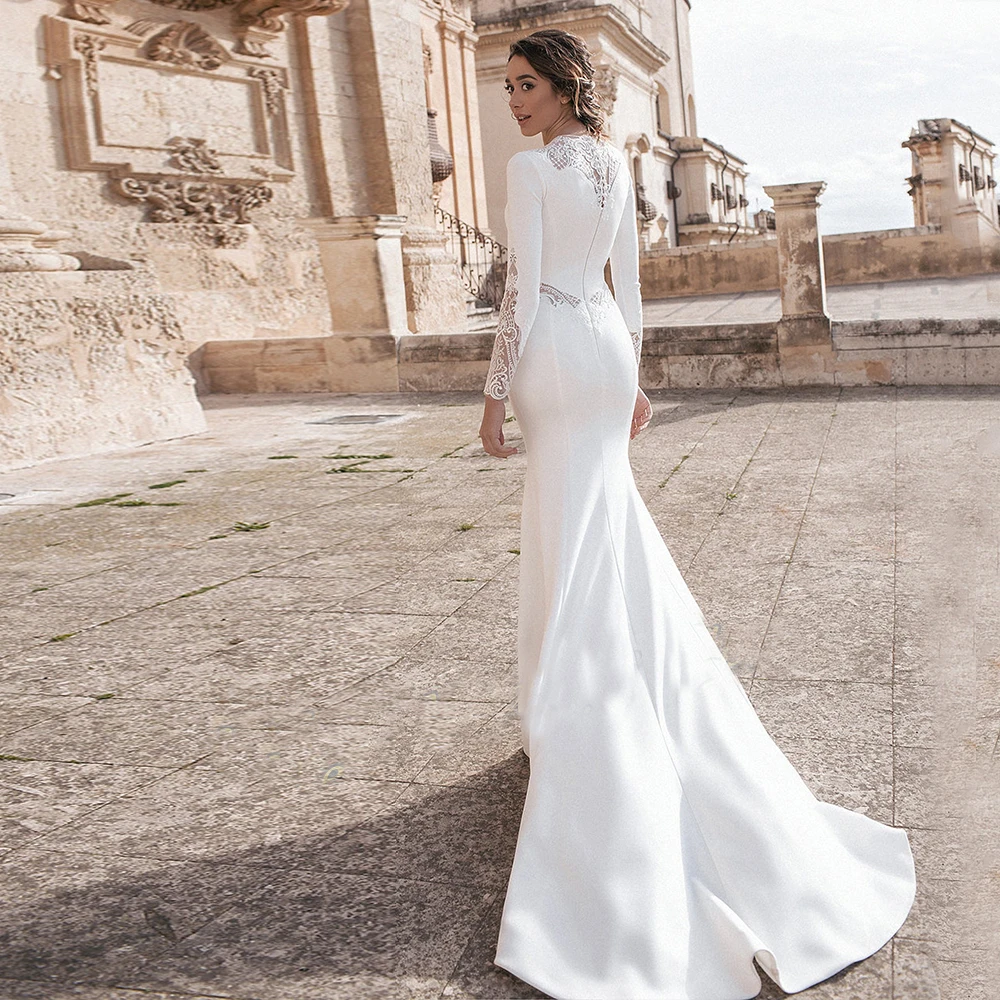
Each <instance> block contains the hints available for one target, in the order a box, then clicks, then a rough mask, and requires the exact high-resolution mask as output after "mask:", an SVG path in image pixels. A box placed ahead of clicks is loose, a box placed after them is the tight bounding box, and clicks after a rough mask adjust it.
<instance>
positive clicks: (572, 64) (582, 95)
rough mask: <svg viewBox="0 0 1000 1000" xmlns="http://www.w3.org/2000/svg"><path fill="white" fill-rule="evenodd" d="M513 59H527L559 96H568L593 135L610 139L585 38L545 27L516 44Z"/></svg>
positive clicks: (576, 113)
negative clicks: (595, 88) (521, 57)
mask: <svg viewBox="0 0 1000 1000" xmlns="http://www.w3.org/2000/svg"><path fill="white" fill-rule="evenodd" d="M512 56H524V58H525V59H527V60H528V62H529V63H531V67H532V69H534V70H535V72H536V73H538V74H539V75H541V76H543V77H545V79H546V80H548V81H549V83H550V84H552V89H553V90H555V91H556V93H558V94H565V95H566V96H567V97H568V98H569V99H570V102H571V104H572V108H573V114H574V115H576V117H577V118H578V119H579V121H580V123H581V124H582V125H583V126H584V127H585V128H586V129H587V131H588V132H589V133H590V134H591V135H593V136H595V137H596V138H598V139H606V138H608V130H607V118H608V116H607V112H606V111H605V110H604V108H603V107H602V105H601V102H600V100H599V99H598V97H597V93H596V92H595V90H594V67H593V66H592V65H591V62H590V53H589V52H588V51H587V45H586V43H585V42H584V40H583V39H582V38H580V37H579V36H577V35H571V34H570V33H569V32H568V31H563V30H562V29H561V28H542V29H541V30H540V31H534V32H532V33H531V34H530V35H527V36H525V37H524V38H519V39H518V40H517V41H516V42H514V43H513V44H512V45H511V47H510V53H509V55H508V56H507V59H508V60H509V59H510V58H511V57H512Z"/></svg>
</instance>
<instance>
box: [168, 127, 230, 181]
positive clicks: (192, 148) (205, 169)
mask: <svg viewBox="0 0 1000 1000" xmlns="http://www.w3.org/2000/svg"><path fill="white" fill-rule="evenodd" d="M165 145H166V146H167V148H168V149H169V150H171V153H170V165H171V166H172V167H176V168H177V169H178V170H184V171H186V172H187V173H190V174H217V173H219V172H220V171H221V170H222V164H221V163H219V161H218V158H217V155H216V152H215V150H214V149H209V148H208V143H207V142H206V141H205V140H204V139H191V138H188V137H186V136H174V137H173V138H172V139H168V140H167V141H166V143H165Z"/></svg>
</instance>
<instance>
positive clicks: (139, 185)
mask: <svg viewBox="0 0 1000 1000" xmlns="http://www.w3.org/2000/svg"><path fill="white" fill-rule="evenodd" d="M114 186H115V188H116V189H117V191H118V193H119V194H122V195H124V196H125V197H126V198H132V199H134V200H136V201H143V202H145V203H146V208H147V219H148V221H149V222H205V223H212V224H214V225H223V224H226V223H247V222H249V221H250V219H249V217H248V215H247V212H248V211H249V210H250V209H252V208H259V207H260V206H261V205H263V204H264V203H265V202H268V201H270V200H271V198H272V197H274V191H273V190H272V189H271V188H270V187H268V186H267V185H266V184H253V183H246V184H225V183H221V182H214V181H208V182H206V181H197V180H183V179H180V178H174V177H161V178H153V179H146V178H142V177H119V178H117V179H116V180H115V181H114Z"/></svg>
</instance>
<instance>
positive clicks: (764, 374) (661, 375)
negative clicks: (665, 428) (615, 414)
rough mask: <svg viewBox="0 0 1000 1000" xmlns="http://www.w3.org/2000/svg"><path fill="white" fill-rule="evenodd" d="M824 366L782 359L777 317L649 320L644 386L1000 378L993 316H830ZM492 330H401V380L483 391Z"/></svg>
mask: <svg viewBox="0 0 1000 1000" xmlns="http://www.w3.org/2000/svg"><path fill="white" fill-rule="evenodd" d="M832 339H833V352H832V358H831V359H830V362H829V363H828V364H827V365H826V366H825V370H823V371H819V370H817V371H816V372H814V373H813V376H812V377H811V378H810V379H808V380H806V381H804V380H803V378H802V375H801V368H800V365H799V364H798V363H797V361H795V362H793V364H792V365H791V366H789V364H788V362H787V358H784V357H783V353H784V352H783V351H782V348H781V345H780V344H779V336H778V323H777V322H772V323H741V324H739V325H732V326H729V325H717V324H712V325H704V326H675V327H647V328H646V329H645V331H644V333H643V345H642V365H641V369H640V372H639V384H640V385H641V386H642V387H643V388H644V389H670V388H672V389H680V388H685V389H689V388H702V389H711V388H725V387H729V386H757V387H776V386H782V385H802V384H812V385H1000V321H998V320H867V321H863V322H862V321H850V322H838V321H837V320H834V321H833V323H832ZM491 347H492V337H491V336H489V335H487V334H484V333H474V334H473V333H470V334H467V335H465V336H460V337H404V338H402V340H401V341H400V342H399V357H398V364H399V373H400V374H399V381H400V387H401V388H402V389H405V390H410V391H440V390H446V389H456V390H466V391H469V392H474V391H481V390H482V386H483V381H484V380H485V378H486V367H487V364H488V363H489V356H490V349H491Z"/></svg>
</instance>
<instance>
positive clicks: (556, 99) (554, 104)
mask: <svg viewBox="0 0 1000 1000" xmlns="http://www.w3.org/2000/svg"><path fill="white" fill-rule="evenodd" d="M504 89H505V90H506V91H507V94H508V98H507V103H508V105H509V106H510V110H511V113H512V114H514V115H515V116H516V117H517V123H518V125H519V126H520V129H521V135H538V133H539V132H541V131H542V130H543V129H547V128H549V127H551V126H552V125H554V124H555V123H556V122H557V121H559V120H560V119H562V118H565V117H566V106H567V104H568V103H569V99H568V98H566V97H563V98H562V100H560V95H559V94H558V93H556V91H555V90H553V88H552V84H551V83H550V82H549V81H548V80H547V79H546V78H545V77H543V76H539V75H538V73H537V72H536V70H535V69H534V68H533V67H532V65H531V63H530V62H528V60H527V59H525V58H524V56H521V55H515V56H511V57H510V59H509V60H508V62H507V78H506V79H505V80H504Z"/></svg>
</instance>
